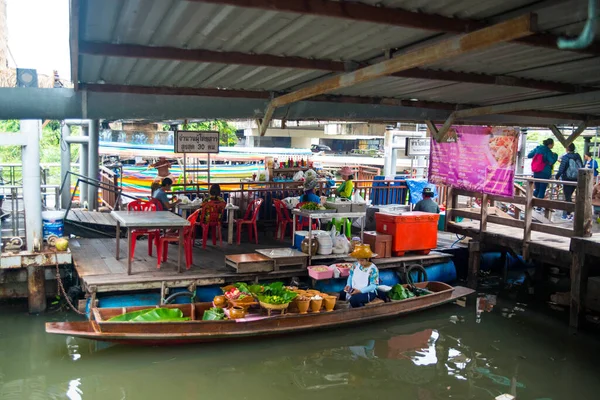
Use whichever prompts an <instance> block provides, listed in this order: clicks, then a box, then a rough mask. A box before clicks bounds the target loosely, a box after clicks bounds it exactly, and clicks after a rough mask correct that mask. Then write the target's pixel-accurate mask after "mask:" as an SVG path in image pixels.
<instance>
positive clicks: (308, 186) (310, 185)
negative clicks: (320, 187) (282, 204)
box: [303, 178, 318, 190]
mask: <svg viewBox="0 0 600 400" xmlns="http://www.w3.org/2000/svg"><path fill="white" fill-rule="evenodd" d="M317 184H318V182H317V180H316V179H315V178H310V179H307V180H305V181H304V185H303V186H304V190H312V189H314V188H316V187H317Z"/></svg>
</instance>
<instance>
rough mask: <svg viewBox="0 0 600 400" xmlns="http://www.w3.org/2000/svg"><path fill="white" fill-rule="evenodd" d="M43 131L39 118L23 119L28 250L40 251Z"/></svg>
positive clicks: (24, 186)
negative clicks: (41, 148)
mask: <svg viewBox="0 0 600 400" xmlns="http://www.w3.org/2000/svg"><path fill="white" fill-rule="evenodd" d="M41 132H42V125H41V122H40V121H39V120H23V121H21V133H22V134H23V135H25V137H26V145H25V146H23V147H21V159H22V160H23V204H24V205H25V207H24V208H25V230H26V232H27V250H28V251H38V250H40V249H41V245H42V200H41V198H40V187H41V186H42V183H41V182H42V181H41V176H40V136H41Z"/></svg>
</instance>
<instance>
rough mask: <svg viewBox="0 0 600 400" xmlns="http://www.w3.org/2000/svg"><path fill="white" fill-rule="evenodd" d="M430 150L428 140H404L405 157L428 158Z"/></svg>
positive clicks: (429, 140) (429, 141)
mask: <svg viewBox="0 0 600 400" xmlns="http://www.w3.org/2000/svg"><path fill="white" fill-rule="evenodd" d="M430 148H431V139H430V138H428V137H427V138H406V155H407V156H428V155H429V151H430Z"/></svg>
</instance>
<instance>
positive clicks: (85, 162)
mask: <svg viewBox="0 0 600 400" xmlns="http://www.w3.org/2000/svg"><path fill="white" fill-rule="evenodd" d="M81 136H89V126H88V125H81ZM88 155H89V146H88V145H87V144H85V143H82V144H81V149H80V150H79V173H80V174H81V175H83V176H89V175H88V171H89V157H88ZM79 193H80V194H81V204H82V205H83V203H84V202H86V201H87V199H88V185H87V184H85V183H81V189H80V191H79Z"/></svg>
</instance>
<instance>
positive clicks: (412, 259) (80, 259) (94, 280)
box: [70, 239, 451, 293]
mask: <svg viewBox="0 0 600 400" xmlns="http://www.w3.org/2000/svg"><path fill="white" fill-rule="evenodd" d="M286 246H289V244H286V243H285V242H278V241H274V240H270V239H265V240H261V243H260V244H258V245H255V244H248V243H243V244H242V245H240V246H236V245H232V246H228V245H226V244H225V243H224V245H223V247H218V246H217V247H213V246H211V245H209V246H207V248H206V249H202V248H201V247H194V258H193V260H194V263H193V265H192V267H191V268H190V270H184V272H182V273H181V274H178V273H177V251H176V246H170V247H169V249H170V250H171V251H169V257H168V260H167V262H165V263H163V264H162V266H161V268H160V269H157V268H156V252H154V254H153V256H152V257H150V256H148V241H147V240H138V242H137V245H136V251H135V258H134V260H133V263H132V274H131V275H127V258H126V257H127V242H126V240H122V241H121V257H122V258H121V259H120V260H118V261H117V260H116V259H115V253H116V240H115V239H75V240H71V245H70V248H71V252H72V253H73V263H74V265H75V269H76V271H77V274H78V275H79V277H80V278H81V280H82V283H83V287H84V289H85V290H88V291H92V290H94V289H95V291H96V292H97V293H101V292H117V291H133V290H147V289H160V288H161V287H162V286H163V282H164V285H166V286H167V287H186V286H189V285H192V284H195V285H196V286H206V285H215V284H224V283H226V282H232V281H238V280H239V281H243V280H246V281H251V280H257V279H281V278H289V277H292V276H306V275H307V270H306V269H298V270H286V271H277V272H275V271H274V272H268V273H250V274H237V273H235V271H234V270H233V269H231V268H228V267H226V266H225V255H226V254H240V253H253V252H254V251H255V250H256V249H267V248H276V247H286ZM449 259H451V256H450V255H448V254H443V253H438V252H432V253H431V254H428V255H426V256H422V255H407V256H404V257H393V258H389V259H385V260H378V261H376V264H377V266H378V267H379V268H380V269H390V268H399V269H401V268H402V267H403V265H404V264H412V263H422V264H423V265H425V266H426V265H431V264H436V263H441V262H445V261H447V260H449Z"/></svg>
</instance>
